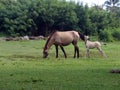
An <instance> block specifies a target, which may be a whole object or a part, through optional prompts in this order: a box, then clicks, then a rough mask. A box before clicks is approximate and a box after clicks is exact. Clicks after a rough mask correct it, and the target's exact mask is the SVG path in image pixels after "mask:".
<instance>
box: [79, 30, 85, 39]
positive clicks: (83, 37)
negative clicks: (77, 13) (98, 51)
mask: <svg viewBox="0 0 120 90" xmlns="http://www.w3.org/2000/svg"><path fill="white" fill-rule="evenodd" d="M78 34H79V36H80V38H81V39H82V40H83V41H85V36H84V35H83V34H82V33H81V32H78Z"/></svg>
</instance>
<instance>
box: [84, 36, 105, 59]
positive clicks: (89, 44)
mask: <svg viewBox="0 0 120 90" xmlns="http://www.w3.org/2000/svg"><path fill="white" fill-rule="evenodd" d="M84 41H85V45H86V49H87V56H88V57H90V55H89V49H93V48H97V49H98V50H99V52H100V53H101V55H102V56H104V57H106V55H105V53H104V52H103V50H102V49H101V43H100V42H98V41H94V42H92V41H90V40H89V37H88V36H84Z"/></svg>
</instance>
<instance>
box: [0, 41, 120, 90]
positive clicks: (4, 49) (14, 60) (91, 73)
mask: <svg viewBox="0 0 120 90" xmlns="http://www.w3.org/2000/svg"><path fill="white" fill-rule="evenodd" d="M44 44H45V41H44V40H40V41H32V40H31V41H9V42H0V90H120V74H115V73H110V71H111V70H113V69H120V42H114V43H107V45H103V47H102V48H103V50H104V52H105V53H106V55H107V58H104V57H102V56H101V55H100V54H99V52H98V51H97V50H96V49H93V50H91V51H90V52H91V53H90V55H91V57H90V58H86V57H85V46H84V43H83V42H81V41H80V42H79V43H78V44H79V49H80V58H79V59H77V58H76V59H74V58H73V54H74V53H73V51H74V50H73V46H72V45H69V46H67V47H65V50H66V53H67V57H68V58H67V59H65V58H64V56H63V53H62V51H61V50H59V58H58V59H56V58H55V48H54V46H52V47H51V48H50V51H49V56H48V58H46V59H43V58H42V51H43V47H44Z"/></svg>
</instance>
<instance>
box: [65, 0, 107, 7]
mask: <svg viewBox="0 0 120 90" xmlns="http://www.w3.org/2000/svg"><path fill="white" fill-rule="evenodd" d="M66 1H70V0H66ZM72 1H75V2H83V4H86V3H87V4H88V6H92V5H94V4H96V5H102V4H103V3H104V2H105V1H106V0H72Z"/></svg>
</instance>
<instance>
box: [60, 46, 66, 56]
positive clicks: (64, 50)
mask: <svg viewBox="0 0 120 90" xmlns="http://www.w3.org/2000/svg"><path fill="white" fill-rule="evenodd" d="M60 48H61V49H62V51H63V53H64V56H65V58H67V55H66V53H65V50H64V48H63V47H62V46H60Z"/></svg>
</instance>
